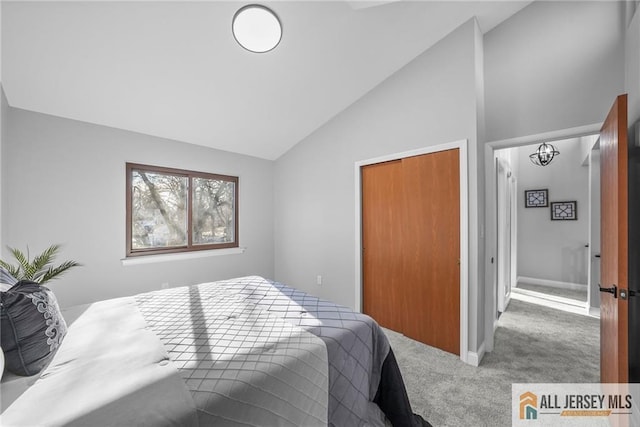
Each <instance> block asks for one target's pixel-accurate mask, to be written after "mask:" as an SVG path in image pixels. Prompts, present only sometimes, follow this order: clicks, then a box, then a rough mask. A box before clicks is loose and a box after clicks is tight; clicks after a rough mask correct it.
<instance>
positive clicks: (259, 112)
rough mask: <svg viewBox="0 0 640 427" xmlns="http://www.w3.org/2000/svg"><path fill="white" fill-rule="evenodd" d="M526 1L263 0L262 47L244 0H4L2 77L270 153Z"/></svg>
mask: <svg viewBox="0 0 640 427" xmlns="http://www.w3.org/2000/svg"><path fill="white" fill-rule="evenodd" d="M249 3H251V2H249ZM529 3H530V2H528V1H523V2H519V1H505V0H502V1H469V2H465V1H444V2H440V1H404V0H400V1H295V2H289V1H275V2H269V3H263V4H266V5H267V6H269V7H270V8H271V9H273V10H274V11H275V13H276V14H277V15H278V16H279V18H280V20H281V22H282V24H283V38H282V41H281V43H280V45H279V46H278V47H277V48H276V49H274V50H273V51H271V52H268V53H265V54H255V53H250V52H248V51H246V50H244V49H243V48H241V47H240V46H239V45H238V44H237V43H236V42H235V40H234V38H233V35H232V34H231V20H232V17H233V15H234V13H235V12H236V11H237V10H238V9H239V8H240V7H242V6H243V5H244V4H245V3H243V2H238V1H197V2H184V1H181V2H169V1H141V2H111V1H106V2H98V1H71V2H56V1H45V2H31V1H13V2H12V1H3V2H2V84H3V87H4V90H5V93H6V95H7V99H8V101H9V104H10V105H11V106H12V107H16V108H22V109H26V110H32V111H36V112H41V113H46V114H52V115H55V116H60V117H65V118H70V119H75V120H80V121H85V122H89V123H95V124H99V125H105V126H111V127H116V128H120V129H126V130H130V131H135V132H140V133H144V134H149V135H154V136H159V137H164V138H170V139H175V140H179V141H184V142H188V143H193V144H200V145H204V146H209V147H213V148H217V149H222V150H227V151H232V152H237V153H242V154H247V155H252V156H256V157H262V158H266V159H276V158H278V157H279V156H281V155H282V154H283V153H285V152H286V151H287V150H288V149H290V148H291V147H292V146H294V145H295V144H296V143H298V142H299V141H301V140H302V139H304V138H305V137H306V136H307V135H309V134H310V133H312V132H313V131H314V130H316V129H317V128H318V127H320V126H322V125H323V124H324V123H326V122H327V121H328V120H329V119H331V118H332V117H333V116H335V115H336V114H338V113H340V112H341V111H342V110H344V109H345V108H346V107H348V106H349V105H350V104H352V103H353V102H355V101H356V100H357V99H358V98H360V97H361V96H363V95H364V94H365V93H366V92H367V91H369V90H371V89H372V88H373V87H375V86H376V85H378V84H379V83H380V82H382V81H383V80H384V79H386V78H387V77H389V76H390V75H391V74H393V73H394V72H396V71H397V70H399V69H400V68H402V67H403V66H404V65H405V64H407V63H408V62H410V61H411V60H412V59H414V58H415V57H416V56H418V55H419V54H420V53H422V52H424V51H425V50H427V49H428V48H429V47H431V46H432V45H433V44H435V43H436V42H437V41H438V40H440V39H442V38H443V37H444V36H445V35H447V34H448V33H449V32H451V31H452V30H454V29H455V28H456V27H458V26H459V25H461V24H463V23H464V22H466V21H467V20H469V19H471V18H472V17H474V16H475V17H477V19H478V22H479V25H480V28H481V30H482V31H483V32H486V31H488V30H490V29H492V28H493V27H495V26H496V25H498V24H499V23H500V22H502V21H504V20H505V19H507V18H509V17H510V16H512V15H513V14H514V13H516V12H517V11H518V10H520V9H522V8H523V7H525V6H526V5H527V4H529ZM87 144H91V141H87Z"/></svg>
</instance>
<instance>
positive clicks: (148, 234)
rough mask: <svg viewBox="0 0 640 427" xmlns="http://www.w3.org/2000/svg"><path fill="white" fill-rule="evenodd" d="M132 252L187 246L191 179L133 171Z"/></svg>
mask: <svg viewBox="0 0 640 427" xmlns="http://www.w3.org/2000/svg"><path fill="white" fill-rule="evenodd" d="M131 186H132V188H131V192H132V200H131V202H132V203H131V216H132V224H131V225H132V227H131V228H132V232H131V240H132V242H131V247H132V249H134V250H135V249H149V248H165V247H175V246H186V245H187V177H185V176H175V175H166V174H162V173H158V172H148V171H147V172H145V171H142V170H133V171H132V180H131Z"/></svg>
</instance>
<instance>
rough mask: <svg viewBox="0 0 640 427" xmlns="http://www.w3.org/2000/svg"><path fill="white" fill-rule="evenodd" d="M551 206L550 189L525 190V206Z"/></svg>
mask: <svg viewBox="0 0 640 427" xmlns="http://www.w3.org/2000/svg"><path fill="white" fill-rule="evenodd" d="M548 206H549V190H548V189H546V188H543V189H538V190H524V207H525V208H546V207H548Z"/></svg>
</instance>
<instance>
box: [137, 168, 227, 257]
mask: <svg viewBox="0 0 640 427" xmlns="http://www.w3.org/2000/svg"><path fill="white" fill-rule="evenodd" d="M126 169H127V256H128V257H129V256H138V255H151V254H159V253H170V252H185V251H197V250H204V249H221V248H237V247H238V178H237V177H234V176H226V175H215V174H209V173H202V172H193V171H187V170H181V169H171V168H163V167H156V166H147V165H139V164H134V163H127V168H126Z"/></svg>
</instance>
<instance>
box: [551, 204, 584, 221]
mask: <svg viewBox="0 0 640 427" xmlns="http://www.w3.org/2000/svg"><path fill="white" fill-rule="evenodd" d="M577 219H578V202H577V201H575V200H571V201H564V202H551V220H552V221H576V220H577Z"/></svg>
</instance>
